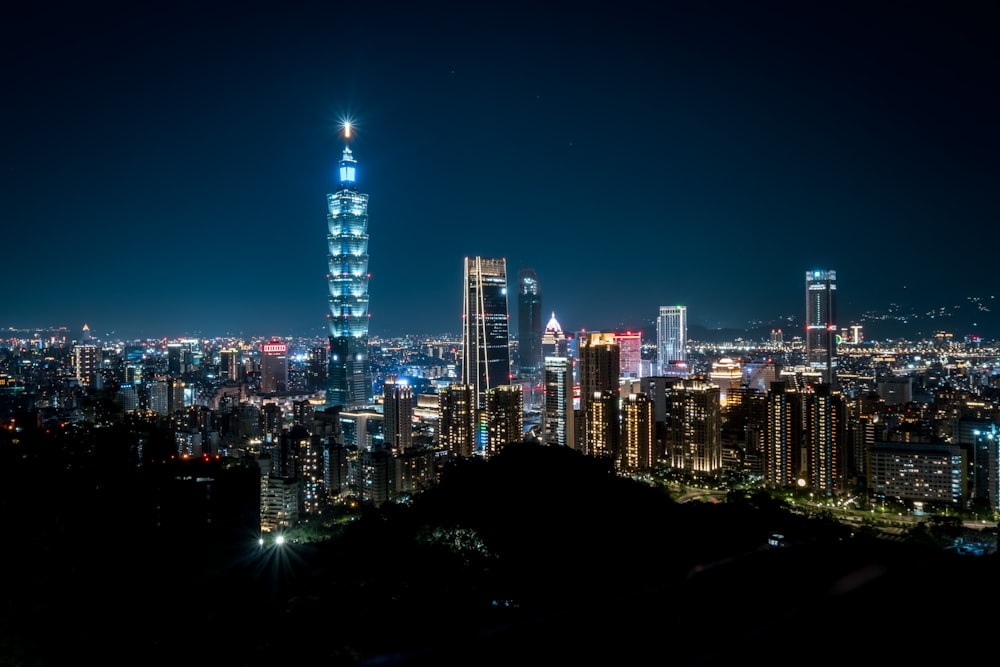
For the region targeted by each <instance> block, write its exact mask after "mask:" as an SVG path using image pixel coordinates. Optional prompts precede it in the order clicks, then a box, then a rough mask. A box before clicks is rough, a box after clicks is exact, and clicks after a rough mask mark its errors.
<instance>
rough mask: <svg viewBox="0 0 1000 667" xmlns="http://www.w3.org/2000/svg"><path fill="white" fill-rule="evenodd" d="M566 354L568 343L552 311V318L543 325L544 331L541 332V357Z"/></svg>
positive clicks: (567, 352)
mask: <svg viewBox="0 0 1000 667" xmlns="http://www.w3.org/2000/svg"><path fill="white" fill-rule="evenodd" d="M567 356H569V343H568V341H567V340H566V334H565V333H564V332H563V330H562V327H561V326H559V322H558V321H556V314H555V313H552V319H550V320H549V323H548V324H546V325H545V331H544V332H543V333H542V359H545V357H567Z"/></svg>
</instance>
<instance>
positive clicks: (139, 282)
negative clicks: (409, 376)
mask: <svg viewBox="0 0 1000 667" xmlns="http://www.w3.org/2000/svg"><path fill="white" fill-rule="evenodd" d="M998 17H1000V10H998V7H997V5H996V4H995V3H962V4H958V5H945V4H942V3H921V2H918V3H894V2H887V3H875V4H871V3H868V4H865V3H836V4H826V5H823V4H820V5H816V4H811V3H810V4H802V3H784V2H777V3H763V4H759V5H747V4H745V3H730V2H723V3H714V4H710V5H705V6H688V5H683V6H682V5H672V4H667V5H665V6H659V5H646V4H640V3H636V4H631V3H625V4H619V5H616V6H615V8H614V11H609V9H608V7H607V6H603V5H602V6H598V5H593V6H589V5H580V4H572V5H570V4H554V5H548V6H542V7H539V6H532V5H527V4H526V5H523V6H522V5H518V4H517V3H514V4H510V3H504V4H503V5H497V6H481V5H467V4H453V3H430V4H421V5H419V6H416V5H398V4H396V3H379V2H375V3H366V4H365V5H363V6H360V5H357V6H356V5H351V6H342V5H338V4H331V3H304V4H298V5H294V6H290V7H278V6H276V5H266V4H253V3H251V4H250V5H248V6H241V7H240V8H239V10H238V11H236V10H234V9H231V8H228V7H226V6H221V5H220V6H208V7H202V6H195V5H193V4H192V5H187V4H185V3H170V4H166V3H154V4H144V5H142V6H135V7H124V6H118V5H114V4H108V5H101V4H98V5H96V6H92V5H87V6H82V5H75V4H66V5H65V6H60V4H59V3H57V4H55V5H52V4H48V5H44V6H31V7H25V8H20V9H17V10H15V12H14V14H13V15H12V16H11V17H9V18H8V20H5V22H4V23H5V25H4V26H3V28H0V29H2V30H3V37H4V39H3V46H2V47H0V48H2V50H3V55H4V57H5V61H6V62H7V63H8V64H9V66H8V68H7V71H6V73H5V89H6V90H7V95H6V104H5V105H4V106H3V108H2V109H0V114H2V115H0V118H2V120H3V122H4V126H5V127H6V128H8V133H7V137H6V141H5V143H4V149H3V154H4V157H5V167H6V169H5V178H4V182H3V185H2V186H0V206H2V208H3V210H4V211H5V220H6V223H5V225H4V232H5V235H4V246H5V248H6V249H7V252H6V253H5V258H4V262H2V263H0V304H2V307H0V327H4V328H7V327H14V328H18V327H45V326H60V325H64V326H67V327H68V328H70V329H71V330H78V329H79V328H81V327H82V326H83V324H85V323H86V324H88V325H89V326H90V327H91V328H92V329H93V330H94V331H96V332H99V333H101V334H102V335H108V336H110V335H121V336H126V337H133V336H134V337H140V336H181V335H193V334H201V335H224V334H246V335H262V336H266V335H309V334H316V335H323V334H325V333H326V315H327V312H328V307H327V282H326V279H325V272H326V258H327V246H326V235H327V228H326V207H325V197H326V195H327V193H329V192H332V191H334V190H335V189H336V187H337V185H336V180H335V177H334V168H335V166H336V163H337V161H338V160H339V159H340V155H341V152H342V150H343V142H342V141H341V139H340V138H339V136H338V128H339V126H340V124H341V123H342V121H344V120H345V119H351V120H352V121H353V122H354V124H355V127H356V136H355V138H354V139H353V142H352V144H351V147H352V150H353V151H354V155H355V157H356V158H357V160H358V167H359V178H358V186H359V188H360V190H361V191H362V192H365V193H368V194H369V196H370V203H369V211H368V212H369V219H370V222H369V228H368V232H369V234H370V242H369V248H368V250H369V254H370V264H369V266H370V270H371V273H372V278H371V283H370V288H369V294H370V303H371V306H370V312H371V320H370V322H371V325H370V327H371V332H372V334H373V335H390V334H399V333H405V332H428V333H434V332H438V331H457V330H458V329H459V328H460V317H461V288H462V260H463V257H465V256H469V255H482V256H487V257H506V258H507V262H508V271H509V275H510V281H511V284H512V285H513V284H514V280H515V277H516V274H517V271H518V270H519V269H520V268H524V267H531V268H533V269H534V270H535V271H536V272H537V275H538V277H539V281H540V284H541V289H542V295H543V301H542V303H543V309H544V310H545V312H546V314H548V313H550V312H551V313H555V315H556V316H557V318H558V319H559V321H560V323H561V324H562V326H563V328H564V329H566V330H568V331H570V330H575V329H579V328H588V329H599V328H602V327H618V326H633V327H638V326H644V325H647V324H649V323H650V322H652V320H653V319H655V317H656V313H657V308H658V307H659V306H660V305H668V304H684V305H686V306H687V307H688V312H689V314H690V315H689V317H690V321H691V323H692V325H695V326H703V327H707V328H723V327H724V328H733V329H741V328H744V327H746V326H748V323H749V322H753V321H778V320H779V319H780V318H782V317H789V316H793V317H794V316H798V317H801V316H802V314H803V312H802V311H803V274H804V272H805V271H806V270H809V269H813V268H823V269H833V270H836V271H837V276H838V289H839V299H840V300H839V309H840V311H839V316H840V319H841V320H842V321H843V323H844V324H845V325H846V324H847V322H848V321H856V320H860V319H862V316H863V315H864V313H866V312H869V311H878V312H888V311H890V310H892V306H891V305H890V304H897V309H896V310H897V312H903V313H904V314H905V313H907V312H914V313H921V314H927V313H933V312H937V313H939V314H940V316H941V317H942V319H943V321H944V322H945V324H943V325H942V326H943V327H946V328H947V327H950V326H951V324H952V322H954V328H958V330H957V331H956V332H955V333H957V334H966V333H969V332H970V331H977V332H978V333H981V334H984V335H987V336H990V335H992V336H994V337H995V335H996V331H995V330H988V331H979V330H978V329H976V327H979V328H980V329H981V328H983V326H984V322H988V323H989V325H990V326H992V325H993V323H995V322H996V313H995V311H996V307H995V300H994V299H993V288H994V286H995V283H996V281H995V278H994V277H993V269H992V266H991V262H990V261H989V260H988V252H989V242H990V241H991V240H995V232H994V231H993V229H994V227H995V224H996V221H997V219H998V216H997V213H998V210H997V207H998V203H997V198H996V191H997V182H998V180H997V176H998V173H997V161H996V155H997V154H998V148H1000V133H998V130H997V125H996V122H995V119H996V118H997V117H1000V95H998V91H997V86H996V74H995V73H996V71H997V68H998V65H1000V63H998V55H997V49H996V46H995V35H996V34H997V29H998V28H1000V21H998ZM513 310H514V309H513V308H511V311H512V312H513ZM933 326H936V325H932V326H929V327H928V328H933Z"/></svg>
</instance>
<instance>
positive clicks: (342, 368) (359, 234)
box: [326, 124, 372, 410]
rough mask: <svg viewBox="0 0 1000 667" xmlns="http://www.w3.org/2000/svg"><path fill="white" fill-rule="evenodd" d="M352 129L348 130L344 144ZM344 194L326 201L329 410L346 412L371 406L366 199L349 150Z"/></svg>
mask: <svg viewBox="0 0 1000 667" xmlns="http://www.w3.org/2000/svg"><path fill="white" fill-rule="evenodd" d="M350 137H351V126H350V125H347V124H345V126H344V138H345V139H350ZM338 178H339V181H340V189H338V190H337V191H336V192H334V193H333V194H329V195H327V196H326V202H327V216H326V220H327V226H328V228H329V233H328V234H327V237H326V239H327V246H328V248H329V255H328V264H329V272H328V273H327V281H328V283H329V302H330V314H329V324H330V357H329V372H328V373H327V387H326V405H327V407H334V406H341V407H343V408H346V409H348V410H351V409H355V408H360V407H363V406H365V405H369V404H371V402H372V373H371V364H370V361H369V358H368V280H369V278H370V274H369V273H368V195H367V194H365V193H362V192H360V191H359V190H358V187H357V184H356V181H357V162H356V161H355V159H354V155H353V154H352V153H351V149H350V147H349V146H346V145H345V146H344V153H343V156H342V157H341V159H340V165H339V176H338Z"/></svg>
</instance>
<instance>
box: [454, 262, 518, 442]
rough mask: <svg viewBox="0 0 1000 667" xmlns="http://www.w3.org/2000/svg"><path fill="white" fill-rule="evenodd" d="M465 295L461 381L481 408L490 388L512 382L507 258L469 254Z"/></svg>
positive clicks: (476, 404)
mask: <svg viewBox="0 0 1000 667" xmlns="http://www.w3.org/2000/svg"><path fill="white" fill-rule="evenodd" d="M463 296H464V298H463V305H462V383H463V384H467V385H471V386H472V387H473V391H474V396H475V406H476V409H477V410H482V409H483V408H485V407H486V391H487V390H489V389H492V388H494V387H498V386H500V385H504V384H510V341H509V331H508V322H507V260H506V259H489V258H484V257H466V258H465V289H464V291H463ZM481 444H485V443H481Z"/></svg>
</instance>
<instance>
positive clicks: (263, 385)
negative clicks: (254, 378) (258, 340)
mask: <svg viewBox="0 0 1000 667" xmlns="http://www.w3.org/2000/svg"><path fill="white" fill-rule="evenodd" d="M260 390H261V391H262V392H264V393H265V394H273V393H275V392H279V391H287V390H288V344H287V343H283V342H281V341H280V340H276V339H272V340H270V341H268V342H267V343H264V344H262V345H261V346H260Z"/></svg>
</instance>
